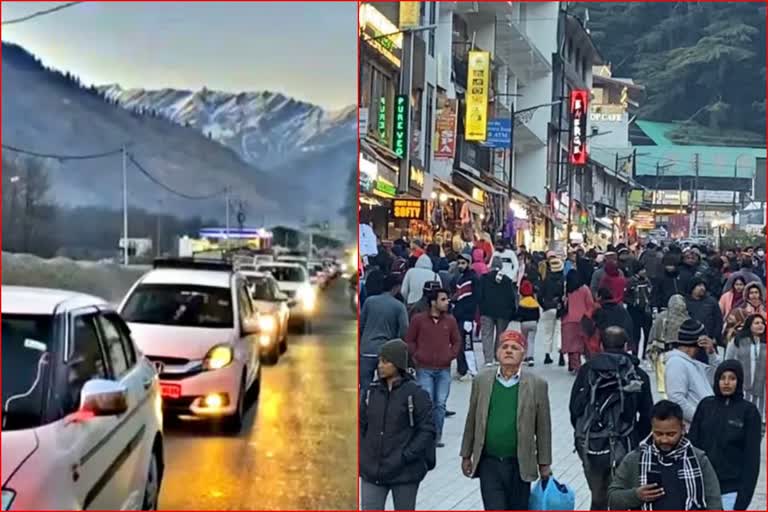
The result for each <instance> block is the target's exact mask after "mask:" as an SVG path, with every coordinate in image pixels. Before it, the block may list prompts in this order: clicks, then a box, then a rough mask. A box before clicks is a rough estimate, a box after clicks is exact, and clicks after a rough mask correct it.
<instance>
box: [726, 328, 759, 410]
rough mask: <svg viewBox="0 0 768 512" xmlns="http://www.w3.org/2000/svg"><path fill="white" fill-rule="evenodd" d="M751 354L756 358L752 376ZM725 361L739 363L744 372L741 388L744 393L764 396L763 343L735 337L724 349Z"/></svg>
mask: <svg viewBox="0 0 768 512" xmlns="http://www.w3.org/2000/svg"><path fill="white" fill-rule="evenodd" d="M737 341H738V346H737V344H736V342H737ZM755 348H757V350H756V354H754V353H753V351H754V349H755ZM753 354H754V355H756V356H757V357H756V358H755V362H754V367H755V371H754V375H753V373H752V358H753ZM725 359H735V360H736V361H739V362H740V363H741V366H742V368H743V372H744V378H743V387H744V391H745V392H746V393H749V394H750V395H757V396H761V397H762V396H765V343H759V342H755V341H754V340H752V339H751V338H748V337H741V336H738V335H737V337H736V340H734V341H732V342H731V343H729V344H728V346H727V347H726V349H725Z"/></svg>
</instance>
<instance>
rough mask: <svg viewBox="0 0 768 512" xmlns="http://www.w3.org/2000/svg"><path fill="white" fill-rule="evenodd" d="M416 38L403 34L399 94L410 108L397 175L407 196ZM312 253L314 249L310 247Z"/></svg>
mask: <svg viewBox="0 0 768 512" xmlns="http://www.w3.org/2000/svg"><path fill="white" fill-rule="evenodd" d="M414 37H416V35H415V34H414V33H413V32H411V31H404V32H403V52H402V55H403V56H402V59H401V62H402V68H401V70H402V71H401V73H400V91H399V93H400V94H401V95H403V96H405V97H406V98H407V101H408V103H407V105H408V108H407V109H406V116H405V123H406V124H405V126H406V132H405V133H406V135H407V137H406V140H405V147H404V148H403V156H402V157H401V158H400V172H399V173H398V175H397V191H398V192H399V193H400V194H407V193H408V188H409V184H410V180H411V169H410V163H411V137H412V134H411V131H412V130H411V110H412V105H411V91H412V89H413V53H414ZM309 249H310V251H311V250H312V247H311V246H310V248H309Z"/></svg>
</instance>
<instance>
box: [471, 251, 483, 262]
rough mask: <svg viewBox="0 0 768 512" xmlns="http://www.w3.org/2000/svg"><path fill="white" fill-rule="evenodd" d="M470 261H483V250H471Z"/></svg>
mask: <svg viewBox="0 0 768 512" xmlns="http://www.w3.org/2000/svg"><path fill="white" fill-rule="evenodd" d="M472 263H485V252H484V251H483V250H482V249H474V250H473V251H472Z"/></svg>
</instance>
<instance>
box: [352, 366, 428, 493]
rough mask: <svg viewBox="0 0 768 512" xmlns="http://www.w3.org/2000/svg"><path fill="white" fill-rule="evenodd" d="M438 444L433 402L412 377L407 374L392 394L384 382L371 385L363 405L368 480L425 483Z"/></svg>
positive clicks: (363, 459)
mask: <svg viewBox="0 0 768 512" xmlns="http://www.w3.org/2000/svg"><path fill="white" fill-rule="evenodd" d="M409 397H410V399H409ZM409 402H410V403H412V404H413V408H412V411H411V410H410V405H409ZM435 442H436V441H435V423H434V419H433V413H432V402H431V400H430V398H429V395H428V394H427V392H426V391H424V390H423V389H422V388H421V387H420V386H419V385H418V384H416V382H415V381H414V380H413V378H412V377H410V376H409V375H405V376H404V377H403V378H402V379H401V380H399V381H397V382H395V383H394V385H393V386H392V390H391V391H390V389H389V387H388V386H387V383H386V382H384V381H377V382H373V383H372V384H371V385H370V387H369V388H368V391H367V393H366V394H365V395H364V396H363V397H362V400H361V403H360V476H361V477H362V478H363V479H364V480H366V481H368V482H371V483H374V484H377V485H388V486H389V485H398V484H413V483H418V482H421V481H422V480H423V479H424V477H425V476H426V475H427V456H428V453H429V452H430V451H431V450H433V449H434V444H435Z"/></svg>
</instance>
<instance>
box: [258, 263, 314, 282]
mask: <svg viewBox="0 0 768 512" xmlns="http://www.w3.org/2000/svg"><path fill="white" fill-rule="evenodd" d="M259 272H269V273H270V274H272V277H274V278H275V279H276V280H277V281H285V282H288V283H303V282H304V281H306V280H307V274H306V272H305V270H304V269H303V268H302V267H299V266H295V267H283V266H272V265H261V266H260V267H259Z"/></svg>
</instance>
